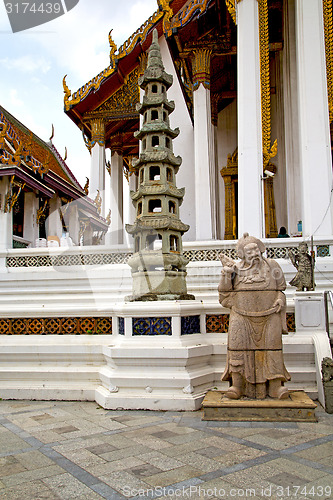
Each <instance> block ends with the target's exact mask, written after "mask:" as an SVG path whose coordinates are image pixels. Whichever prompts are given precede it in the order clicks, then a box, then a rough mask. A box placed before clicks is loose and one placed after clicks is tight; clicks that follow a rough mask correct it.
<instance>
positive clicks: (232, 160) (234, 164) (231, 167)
mask: <svg viewBox="0 0 333 500" xmlns="http://www.w3.org/2000/svg"><path fill="white" fill-rule="evenodd" d="M220 174H221V175H222V177H225V176H226V175H237V174H238V148H236V149H235V151H234V152H233V153H232V155H230V154H229V155H228V159H227V166H226V167H223V168H221V170H220Z"/></svg>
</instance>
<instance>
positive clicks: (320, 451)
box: [295, 441, 333, 461]
mask: <svg viewBox="0 0 333 500" xmlns="http://www.w3.org/2000/svg"><path fill="white" fill-rule="evenodd" d="M295 455H296V456H297V457H302V458H307V459H309V460H315V461H319V460H321V459H323V458H326V457H330V456H332V455H333V443H332V441H331V442H329V443H324V444H320V445H318V446H312V447H311V448H310V449H307V450H302V451H298V452H296V453H295Z"/></svg>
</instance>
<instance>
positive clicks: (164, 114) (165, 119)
mask: <svg viewBox="0 0 333 500" xmlns="http://www.w3.org/2000/svg"><path fill="white" fill-rule="evenodd" d="M167 119H168V115H167V113H166V112H165V111H163V120H164V121H165V122H166V121H167Z"/></svg>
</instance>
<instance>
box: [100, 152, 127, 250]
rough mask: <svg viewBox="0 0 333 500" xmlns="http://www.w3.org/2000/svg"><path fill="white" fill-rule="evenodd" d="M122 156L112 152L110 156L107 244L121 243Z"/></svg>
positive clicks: (122, 225)
mask: <svg viewBox="0 0 333 500" xmlns="http://www.w3.org/2000/svg"><path fill="white" fill-rule="evenodd" d="M123 177H124V174H123V156H122V154H121V153H117V152H114V153H113V155H112V156H111V178H110V208H111V224H110V226H109V231H108V233H107V234H106V237H105V240H106V244H108V245H119V244H122V243H123V227H124V224H123Z"/></svg>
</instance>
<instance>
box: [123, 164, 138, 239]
mask: <svg viewBox="0 0 333 500" xmlns="http://www.w3.org/2000/svg"><path fill="white" fill-rule="evenodd" d="M131 191H136V176H135V175H134V172H129V177H128V180H126V182H124V190H123V199H124V206H123V208H124V222H123V227H124V243H126V245H128V246H131V247H132V246H133V243H134V242H133V237H132V236H131V235H130V234H129V233H127V231H125V225H126V224H133V221H134V220H135V217H136V213H135V207H134V205H133V202H132V198H131V196H130V193H131Z"/></svg>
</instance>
